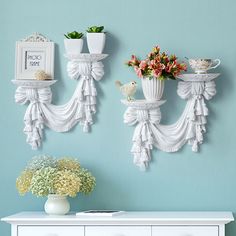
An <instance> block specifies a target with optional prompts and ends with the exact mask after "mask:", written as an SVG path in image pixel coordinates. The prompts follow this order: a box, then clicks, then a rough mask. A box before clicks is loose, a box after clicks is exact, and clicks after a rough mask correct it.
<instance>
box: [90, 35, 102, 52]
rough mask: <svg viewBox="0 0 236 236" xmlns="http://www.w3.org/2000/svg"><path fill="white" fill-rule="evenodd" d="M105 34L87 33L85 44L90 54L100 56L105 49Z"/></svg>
mask: <svg viewBox="0 0 236 236" xmlns="http://www.w3.org/2000/svg"><path fill="white" fill-rule="evenodd" d="M105 42H106V34H105V33H87V44H88V49H89V52H90V53H91V54H93V53H94V54H101V53H102V52H103V49H104V47H105Z"/></svg>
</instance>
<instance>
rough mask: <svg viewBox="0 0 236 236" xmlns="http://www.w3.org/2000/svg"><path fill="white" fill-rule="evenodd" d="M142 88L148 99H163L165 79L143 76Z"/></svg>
mask: <svg viewBox="0 0 236 236" xmlns="http://www.w3.org/2000/svg"><path fill="white" fill-rule="evenodd" d="M141 80H142V89H143V94H144V97H145V99H146V100H148V101H158V100H161V97H162V95H163V91H164V81H163V80H159V79H157V78H151V79H150V78H142V79H141Z"/></svg>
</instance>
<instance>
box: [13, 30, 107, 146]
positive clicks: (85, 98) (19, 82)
mask: <svg viewBox="0 0 236 236" xmlns="http://www.w3.org/2000/svg"><path fill="white" fill-rule="evenodd" d="M20 42H22V41H20ZM23 42H24V43H25V44H26V45H27V43H30V45H32V44H33V43H35V44H36V45H37V44H38V43H40V45H42V44H43V43H44V42H46V43H48V42H49V40H48V39H47V38H45V37H44V36H42V35H40V34H37V33H36V34H34V35H32V36H30V37H27V38H26V39H25V40H23ZM65 56H66V58H67V59H68V63H67V72H68V76H69V77H70V78H71V79H75V80H78V84H77V87H76V89H75V92H74V94H73V95H72V97H71V99H70V100H69V101H68V102H67V103H66V104H64V105H54V104H52V91H51V88H50V86H51V85H53V84H54V83H55V82H57V81H56V80H44V81H41V80H36V79H14V80H12V83H13V84H15V85H16V86H17V89H16V92H15V101H16V103H19V104H27V103H28V107H27V109H26V113H25V116H24V123H25V127H24V133H25V134H26V135H27V139H26V141H27V143H29V144H30V145H31V147H32V149H38V148H39V147H40V146H41V143H42V139H43V130H44V127H45V126H47V127H48V128H50V129H52V130H54V131H56V132H68V131H69V130H70V129H71V128H72V127H73V126H75V125H76V124H77V123H80V125H82V126H83V131H84V132H88V131H89V128H90V126H91V125H92V124H93V123H94V122H93V115H94V114H95V113H96V97H97V90H96V86H95V81H99V80H101V79H102V77H103V75H104V68H103V67H104V66H103V63H102V62H101V60H103V59H104V58H106V57H107V56H108V55H107V54H89V53H81V54H77V55H65ZM17 64H20V63H19V62H18V61H17Z"/></svg>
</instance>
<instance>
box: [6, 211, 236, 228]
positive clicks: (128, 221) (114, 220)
mask: <svg viewBox="0 0 236 236" xmlns="http://www.w3.org/2000/svg"><path fill="white" fill-rule="evenodd" d="M233 220H234V217H233V214H232V213H231V212H214V211H213V212H200V211H199V212H170V211H165V212H163V211H162V212H161V211H158V212H154V211H153V212H152V211H148V212H124V213H123V214H121V215H117V216H106V217H103V216H97V217H95V216H76V215H75V213H69V214H68V215H63V216H51V215H47V214H45V213H44V212H21V213H18V214H15V215H11V216H8V217H5V218H2V221H6V222H8V223H11V224H40V223H43V224H59V223H60V224H61V223H63V224H76V225H137V224H138V225H160V224H162V225H163V224H186V223H188V224H190V223H191V224H195V225H196V224H208V225H209V224H216V225H218V224H227V223H229V222H231V221H233Z"/></svg>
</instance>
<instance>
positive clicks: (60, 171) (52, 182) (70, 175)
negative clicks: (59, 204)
mask: <svg viewBox="0 0 236 236" xmlns="http://www.w3.org/2000/svg"><path fill="white" fill-rule="evenodd" d="M95 183H96V181H95V177H94V176H93V175H92V174H91V173H90V172H89V171H88V170H86V169H84V168H81V166H80V163H79V161H78V160H77V159H72V158H68V157H63V158H61V159H55V158H53V157H50V156H36V157H33V158H32V160H31V161H30V162H29V163H28V165H27V166H26V168H25V170H23V172H22V173H21V174H20V176H19V177H18V178H17V180H16V187H17V189H18V191H19V193H20V195H24V194H25V193H27V192H31V193H32V194H34V195H36V196H38V197H39V196H48V195H49V194H57V195H62V196H70V197H75V196H76V195H77V193H79V192H82V193H84V194H89V193H91V192H92V191H93V189H94V187H95Z"/></svg>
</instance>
